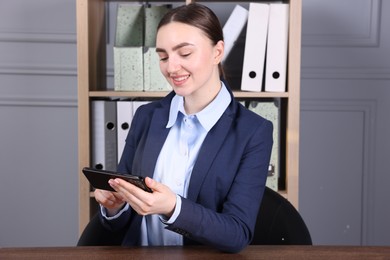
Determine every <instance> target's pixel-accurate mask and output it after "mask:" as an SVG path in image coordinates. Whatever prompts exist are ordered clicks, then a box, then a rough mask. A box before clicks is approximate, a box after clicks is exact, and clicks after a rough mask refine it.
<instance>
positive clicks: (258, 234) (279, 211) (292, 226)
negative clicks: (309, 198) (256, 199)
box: [251, 187, 312, 245]
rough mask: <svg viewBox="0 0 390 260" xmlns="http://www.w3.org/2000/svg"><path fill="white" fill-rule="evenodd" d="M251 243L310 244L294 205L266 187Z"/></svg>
mask: <svg viewBox="0 0 390 260" xmlns="http://www.w3.org/2000/svg"><path fill="white" fill-rule="evenodd" d="M251 244H252V245H312V240H311V236H310V232H309V230H308V228H307V226H306V224H305V222H304V221H303V219H302V217H301V215H300V214H299V212H298V211H297V210H296V209H295V207H294V206H293V205H292V204H291V203H290V202H289V201H288V200H287V199H285V198H284V197H283V196H282V195H280V194H279V193H278V192H276V191H274V190H272V189H270V188H268V187H266V189H265V191H264V196H263V201H262V202H261V206H260V210H259V213H258V216H257V221H256V227H255V234H254V238H253V240H252V243H251Z"/></svg>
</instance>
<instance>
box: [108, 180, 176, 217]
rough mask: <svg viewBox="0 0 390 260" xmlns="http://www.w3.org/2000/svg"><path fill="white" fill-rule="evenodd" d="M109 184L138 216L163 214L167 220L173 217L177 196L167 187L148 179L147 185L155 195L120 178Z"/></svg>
mask: <svg viewBox="0 0 390 260" xmlns="http://www.w3.org/2000/svg"><path fill="white" fill-rule="evenodd" d="M109 183H110V185H111V187H113V188H114V189H115V190H116V191H117V193H118V195H120V198H121V199H123V201H126V202H127V203H129V204H130V206H131V207H132V208H133V209H134V210H135V211H136V212H137V213H138V214H140V215H150V214H161V215H164V216H165V217H167V218H169V217H171V216H172V213H173V211H174V209H175V206H176V194H175V193H173V192H172V191H171V189H169V188H168V187H167V186H166V185H164V184H162V183H159V182H156V181H155V180H153V179H151V178H149V177H147V178H146V179H145V183H146V185H147V186H148V187H149V188H151V189H152V190H153V193H149V192H146V191H144V190H142V189H140V188H138V187H137V186H135V185H133V184H131V183H129V182H127V181H124V180H122V179H120V178H117V179H111V180H110V181H109Z"/></svg>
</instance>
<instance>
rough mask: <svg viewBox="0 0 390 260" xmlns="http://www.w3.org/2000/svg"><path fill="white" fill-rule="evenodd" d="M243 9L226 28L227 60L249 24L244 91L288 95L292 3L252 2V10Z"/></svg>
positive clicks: (244, 61)
mask: <svg viewBox="0 0 390 260" xmlns="http://www.w3.org/2000/svg"><path fill="white" fill-rule="evenodd" d="M242 9H244V8H242V7H241V8H239V7H236V8H235V9H234V10H233V12H232V14H231V15H230V17H229V19H228V21H227V22H226V24H225V26H224V37H225V41H226V43H225V45H226V47H225V49H226V50H225V51H226V55H225V59H226V58H227V56H228V55H229V53H230V52H231V49H232V45H234V43H235V40H236V39H237V37H238V32H239V31H240V30H242V28H244V25H245V24H246V25H247V27H246V39H245V51H244V59H243V65H242V78H241V90H244V91H255V92H261V91H268V92H285V91H286V90H287V88H286V85H287V51H288V27H289V24H288V23H289V4H286V3H250V4H249V11H247V12H245V11H244V10H242ZM234 39H235V40H234Z"/></svg>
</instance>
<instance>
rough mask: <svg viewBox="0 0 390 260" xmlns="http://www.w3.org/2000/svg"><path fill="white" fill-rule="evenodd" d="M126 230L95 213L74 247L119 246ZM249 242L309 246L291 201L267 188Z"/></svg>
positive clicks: (302, 222)
mask: <svg viewBox="0 0 390 260" xmlns="http://www.w3.org/2000/svg"><path fill="white" fill-rule="evenodd" d="M125 232H126V229H123V230H121V231H118V232H112V231H109V230H107V229H105V228H104V227H103V225H102V223H101V222H100V219H99V216H98V214H96V215H95V216H93V217H92V219H91V221H90V222H89V223H88V225H87V226H86V227H85V229H84V231H83V233H82V234H81V236H80V239H79V241H78V243H77V246H115V245H121V243H122V240H123V237H124V235H125ZM251 244H252V245H311V244H312V241H311V236H310V233H309V230H308V229H307V227H306V224H305V222H304V221H303V219H302V217H301V216H300V214H299V213H298V211H297V210H296V209H295V208H294V206H293V205H291V203H290V202H289V201H288V200H286V199H285V198H284V197H283V196H281V195H280V194H279V193H277V192H275V191H273V190H272V189H270V188H268V187H266V189H265V191H264V197H263V201H262V203H261V207H260V211H259V214H258V216H257V221H256V228H255V235H254V238H253V241H252V243H251Z"/></svg>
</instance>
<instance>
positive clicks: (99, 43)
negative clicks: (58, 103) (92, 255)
mask: <svg viewBox="0 0 390 260" xmlns="http://www.w3.org/2000/svg"><path fill="white" fill-rule="evenodd" d="M106 2H110V0H77V2H76V5H77V8H76V12H77V67H78V68H77V71H78V140H79V143H78V157H79V167H78V169H79V230H80V232H82V230H83V229H84V227H85V226H86V225H87V223H88V222H89V220H90V217H91V212H92V208H91V207H92V205H91V204H92V203H91V201H92V200H93V198H92V194H91V192H90V185H89V183H88V181H87V179H86V178H85V177H84V175H83V174H82V172H81V169H82V168H83V167H84V166H88V165H90V162H91V142H90V138H91V129H90V108H91V101H92V100H93V99H98V98H104V97H143V98H159V97H163V96H165V95H166V94H167V92H117V91H113V90H108V89H107V87H106V58H105V57H106V50H105V48H106V44H105V36H106V32H105V27H106V22H105V12H106V10H105V8H106ZM113 2H114V1H113ZM120 2H123V0H122V1H120ZM127 2H131V1H127ZM148 2H159V1H148ZM166 2H172V3H180V2H183V4H185V3H190V2H194V1H190V0H186V1H166ZM197 2H232V3H240V2H243V3H248V2H249V1H226V0H225V1H197ZM252 2H273V1H272V0H268V1H252ZM284 2H288V3H289V4H290V14H289V46H288V49H289V51H288V64H287V71H288V73H287V74H288V76H287V92H283V93H270V92H256V93H253V92H243V91H234V95H235V97H237V98H243V99H247V98H248V99H250V98H258V99H261V98H281V99H282V100H283V101H284V103H285V104H286V107H285V109H284V110H283V111H284V113H285V115H284V117H285V131H284V132H283V133H284V135H285V136H284V137H283V138H285V147H284V149H285V154H284V156H283V159H284V162H283V164H284V165H285V166H284V167H285V189H284V190H281V191H280V193H281V194H282V195H283V196H285V197H286V198H287V199H288V200H289V201H290V202H291V203H292V204H293V205H294V206H295V207H296V208H298V206H299V205H298V194H299V179H298V178H299V120H300V112H299V111H300V57H301V53H300V49H301V15H302V13H301V12H302V0H288V1H284Z"/></svg>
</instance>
